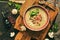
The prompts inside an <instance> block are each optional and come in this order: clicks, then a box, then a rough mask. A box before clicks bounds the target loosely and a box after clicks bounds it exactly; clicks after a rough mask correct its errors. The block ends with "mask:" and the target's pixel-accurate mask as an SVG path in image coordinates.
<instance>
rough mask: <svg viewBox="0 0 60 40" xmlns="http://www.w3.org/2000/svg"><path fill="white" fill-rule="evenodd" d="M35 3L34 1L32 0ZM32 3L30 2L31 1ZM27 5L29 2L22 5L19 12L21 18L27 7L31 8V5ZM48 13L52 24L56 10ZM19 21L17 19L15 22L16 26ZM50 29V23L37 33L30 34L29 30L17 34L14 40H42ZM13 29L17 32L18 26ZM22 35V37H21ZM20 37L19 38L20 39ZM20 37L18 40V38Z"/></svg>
mask: <svg viewBox="0 0 60 40" xmlns="http://www.w3.org/2000/svg"><path fill="white" fill-rule="evenodd" d="M34 1H35V0H34ZM31 2H32V1H31ZM27 3H29V1H27V2H26V3H25V4H23V6H22V8H21V10H20V14H21V16H22V15H23V13H24V12H25V11H26V9H27V8H28V7H29V6H32V4H30V5H28V4H27ZM48 11H49V15H50V22H53V21H54V19H55V17H56V15H57V14H58V8H57V7H55V11H53V10H51V9H50V10H48ZM18 21H20V18H19V17H18V18H17V20H16V22H17V24H19V23H21V22H22V21H21V22H18ZM50 27H51V23H49V25H48V26H47V27H46V28H45V29H44V30H42V31H39V32H32V31H30V30H27V31H24V32H19V33H18V34H17V35H16V37H15V40H17V39H19V40H31V38H35V39H37V40H44V38H45V36H46V34H47V32H48V30H49V29H50ZM15 29H17V30H19V31H20V29H19V26H18V27H15ZM22 35H23V36H22ZM20 36H21V37H20ZM19 37H20V38H19Z"/></svg>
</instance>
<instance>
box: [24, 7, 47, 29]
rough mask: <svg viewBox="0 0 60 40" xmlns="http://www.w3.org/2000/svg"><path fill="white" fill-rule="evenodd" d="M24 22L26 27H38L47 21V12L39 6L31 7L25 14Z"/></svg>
mask: <svg viewBox="0 0 60 40" xmlns="http://www.w3.org/2000/svg"><path fill="white" fill-rule="evenodd" d="M25 22H26V24H27V25H28V27H30V28H33V29H38V28H40V27H43V26H44V25H45V24H46V22H47V14H46V12H45V11H44V10H43V9H41V8H31V9H30V10H28V11H27V12H26V14H25Z"/></svg>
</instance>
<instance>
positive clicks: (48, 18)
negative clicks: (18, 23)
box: [23, 5, 50, 31]
mask: <svg viewBox="0 0 60 40" xmlns="http://www.w3.org/2000/svg"><path fill="white" fill-rule="evenodd" d="M34 7H39V8H41V9H43V10H44V11H45V12H46V14H47V20H46V23H45V24H44V25H43V26H41V27H40V28H37V29H34V28H31V27H29V25H28V24H27V23H26V20H25V14H26V12H27V11H28V10H29V9H31V8H34ZM49 20H50V16H49V13H48V10H47V9H45V8H44V7H43V6H40V5H33V6H30V7H28V8H27V9H26V11H25V13H24V14H23V23H24V25H25V26H26V27H27V28H28V29H29V30H32V31H41V30H43V29H45V28H46V27H47V25H48V24H49Z"/></svg>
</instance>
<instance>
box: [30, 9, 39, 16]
mask: <svg viewBox="0 0 60 40" xmlns="http://www.w3.org/2000/svg"><path fill="white" fill-rule="evenodd" d="M38 13H39V9H36V10H33V11H31V12H30V16H31V17H33V16H36V15H37V14H38Z"/></svg>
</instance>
